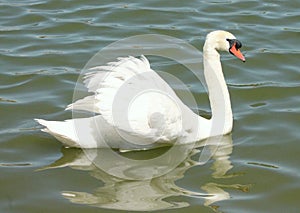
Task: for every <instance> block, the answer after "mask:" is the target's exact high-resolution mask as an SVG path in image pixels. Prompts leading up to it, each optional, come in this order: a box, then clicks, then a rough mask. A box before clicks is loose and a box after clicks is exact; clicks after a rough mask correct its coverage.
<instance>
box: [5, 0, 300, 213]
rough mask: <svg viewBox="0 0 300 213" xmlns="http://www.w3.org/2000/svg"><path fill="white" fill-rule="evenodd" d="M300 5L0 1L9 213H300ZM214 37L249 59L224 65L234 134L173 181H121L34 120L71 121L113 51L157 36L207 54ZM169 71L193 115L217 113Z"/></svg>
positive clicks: (194, 86)
mask: <svg viewBox="0 0 300 213" xmlns="http://www.w3.org/2000/svg"><path fill="white" fill-rule="evenodd" d="M299 7H300V1H299V0H295V1H266V0H264V1H238V0H237V1H188V2H187V1H179V0H177V1H168V2H167V1H157V0H150V1H143V2H142V1H131V2H126V3H125V2H117V1H115V2H114V3H112V2H111V1H82V0H81V1H57V0H44V1H41V0H36V1H34V0H29V1H26V2H25V1H21V0H20V1H15V0H13V1H8V0H7V1H4V0H2V1H0V11H1V13H0V17H1V18H0V38H1V40H0V41H1V44H0V63H1V69H0V109H1V110H0V117H1V123H0V126H1V128H0V133H1V137H0V172H1V175H0V180H1V181H0V187H1V192H0V212H16V213H17V212H119V211H120V210H118V209H121V210H128V211H129V210H147V209H148V210H158V212H166V211H168V212H299V209H300V205H299V196H300V184H299V178H300V169H299V166H298V163H299V160H300V157H299V148H300V146H299V145H298V143H299V139H300V133H299V129H298V128H299V126H298V125H299V123H300V115H299V112H300V110H299V109H300V108H299V106H300V97H299V94H300V83H299V82H300V71H299V69H298V67H299V65H300V62H299V53H300V49H299V32H300V23H299V15H300V12H299ZM215 29H224V30H228V31H231V32H232V33H234V34H235V35H236V36H237V37H238V38H239V40H241V41H242V43H243V49H242V50H243V52H244V53H245V56H246V58H247V62H246V63H245V64H243V63H241V62H240V61H238V60H236V59H234V58H233V57H231V56H230V55H227V54H224V55H223V57H222V59H223V70H224V72H225V76H226V80H227V83H228V86H229V90H230V93H231V99H232V108H233V113H234V129H233V133H232V135H231V136H229V138H226V143H224V146H221V147H219V150H217V152H216V154H215V156H214V157H213V158H211V159H210V160H209V161H208V162H207V163H206V164H204V165H199V164H198V163H197V159H198V157H199V152H200V150H198V149H195V150H193V152H192V153H191V156H190V157H189V158H187V159H186V160H185V161H184V162H182V164H180V165H179V166H178V167H177V168H175V169H174V170H173V171H171V172H170V173H169V174H165V175H164V176H161V177H159V178H156V179H153V180H147V181H128V180H122V179H119V178H116V177H113V176H110V175H108V174H106V173H105V172H103V171H101V170H99V169H97V168H96V167H95V166H93V165H92V164H84V162H86V159H85V154H86V153H83V152H82V151H81V150H79V149H65V148H63V147H62V146H61V144H60V142H58V141H57V140H55V139H54V138H53V137H51V136H48V135H47V134H45V133H42V132H40V131H39V128H40V126H38V125H37V124H36V123H35V122H34V121H33V119H34V118H44V119H48V120H64V119H67V118H71V116H72V115H71V113H70V112H67V111H64V109H65V107H66V106H67V105H68V104H69V103H71V102H72V98H73V91H74V87H75V83H76V81H77V78H78V75H79V74H80V71H81V69H82V68H83V67H84V66H85V64H86V63H87V61H88V60H89V59H90V58H91V57H93V55H94V54H96V53H97V52H98V51H99V50H101V49H102V48H104V47H105V46H107V45H109V44H110V43H112V42H115V41H118V40H120V39H123V38H126V37H128V36H134V35H141V34H146V33H152V34H164V35H169V36H173V37H176V38H179V39H182V40H185V41H187V42H189V43H190V44H192V45H194V46H195V47H197V48H198V49H200V50H201V49H202V45H203V42H204V39H205V35H206V34H207V33H208V32H210V31H211V30H215ZM160 48H162V49H163V47H160ZM163 66H164V68H165V69H167V70H170V72H172V71H171V70H173V69H174V68H175V69H176V70H175V71H174V72H173V74H174V75H176V76H177V77H178V78H180V79H183V80H184V82H185V83H186V84H187V85H188V86H189V88H190V90H191V91H192V92H193V94H194V96H195V97H196V99H197V102H198V104H199V105H198V108H197V109H194V110H198V111H200V112H201V113H203V114H209V112H210V110H209V107H208V103H207V98H206V93H205V92H204V90H203V88H202V87H201V85H199V82H198V81H197V80H196V79H195V78H193V76H190V75H188V74H186V72H184V71H179V69H180V68H181V66H176V65H174V64H164V65H163ZM172 87H174V88H175V89H176V85H172ZM164 151H165V150H153V151H147V152H145V153H143V154H141V153H139V152H134V153H124V155H125V156H127V155H128V156H129V157H131V158H137V159H143V158H144V157H147V158H151V156H155V155H157V153H160V152H164ZM76 159H77V165H76V163H74V162H75V160H76ZM79 161H80V162H81V164H80V163H79ZM54 162H55V163H54ZM66 164H72V165H69V166H67V165H66ZM49 165H51V166H49ZM57 166H61V168H52V169H46V168H45V167H57ZM41 168H44V169H43V170H41Z"/></svg>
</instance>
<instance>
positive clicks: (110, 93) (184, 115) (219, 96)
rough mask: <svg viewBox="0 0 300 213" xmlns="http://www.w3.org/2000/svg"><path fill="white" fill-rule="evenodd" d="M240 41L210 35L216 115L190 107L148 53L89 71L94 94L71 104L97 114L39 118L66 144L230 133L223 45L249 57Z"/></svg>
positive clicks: (181, 140)
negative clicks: (155, 68)
mask: <svg viewBox="0 0 300 213" xmlns="http://www.w3.org/2000/svg"><path fill="white" fill-rule="evenodd" d="M240 47H241V43H240V42H239V41H238V40H237V39H236V38H235V36H233V35H232V34H231V33H229V32H226V31H213V32H211V33H209V34H208V35H207V37H206V41H205V44H204V47H203V62H204V76H205V80H206V83H207V86H208V92H209V100H210V105H211V110H212V117H211V119H205V118H203V117H201V116H199V115H197V114H196V113H194V112H193V111H192V110H191V109H189V108H188V107H187V106H186V105H185V104H184V103H183V102H182V101H181V100H180V99H179V98H178V96H177V95H176V94H175V92H174V91H173V89H172V88H171V87H170V86H169V85H168V84H167V83H166V82H165V81H164V80H163V79H162V78H161V77H160V76H159V75H158V74H157V73H156V72H155V71H153V70H152V69H151V67H150V64H149V61H148V59H147V58H146V57H145V56H143V55H142V56H141V57H140V58H136V57H132V56H129V57H123V58H118V59H117V61H115V62H110V63H108V64H107V65H104V66H97V67H94V68H91V69H90V70H89V71H90V72H89V73H87V74H86V75H85V79H84V83H85V86H86V87H87V88H88V91H89V92H92V93H93V95H90V96H87V97H85V98H83V99H80V100H77V101H76V102H74V103H72V104H70V105H69V106H68V107H67V110H83V111H88V112H93V113H94V114H95V115H94V116H92V117H88V118H75V119H69V120H65V121H46V120H42V119H36V121H37V122H38V123H40V124H41V125H42V126H44V127H45V128H44V129H42V131H44V132H47V133H49V134H51V135H53V136H54V137H56V138H57V139H58V140H60V141H61V142H62V143H63V144H64V145H65V146H68V147H81V148H104V147H110V148H116V149H127V150H128V149H129V150H130V149H148V148H154V147H157V146H161V145H163V144H175V143H176V144H177V143H178V144H186V143H191V142H196V141H200V140H203V139H206V138H208V137H212V136H216V135H224V134H227V133H230V132H231V130H232V126H233V118H232V110H231V103H230V96H229V92H228V89H227V86H226V82H225V79H224V75H223V72H222V67H221V62H220V55H219V53H218V51H227V52H230V53H231V54H233V55H235V56H236V57H238V58H239V59H241V60H242V61H245V58H244V56H243V55H242V53H241V52H240V50H239V48H240Z"/></svg>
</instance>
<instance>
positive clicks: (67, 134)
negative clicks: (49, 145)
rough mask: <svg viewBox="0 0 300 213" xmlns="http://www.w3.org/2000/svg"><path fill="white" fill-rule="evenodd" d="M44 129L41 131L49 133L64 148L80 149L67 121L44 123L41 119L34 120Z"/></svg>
mask: <svg viewBox="0 0 300 213" xmlns="http://www.w3.org/2000/svg"><path fill="white" fill-rule="evenodd" d="M34 120H35V121H36V122H38V123H39V124H40V125H42V126H44V127H45V128H43V129H41V131H43V132H46V133H49V134H50V135H52V136H54V137H55V138H56V139H57V140H59V141H61V142H62V144H63V145H64V146H66V147H80V145H79V144H78V142H77V141H78V140H77V139H76V133H75V129H74V128H73V127H72V126H70V122H68V121H46V120H43V119H34Z"/></svg>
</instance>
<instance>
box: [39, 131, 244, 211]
mask: <svg viewBox="0 0 300 213" xmlns="http://www.w3.org/2000/svg"><path fill="white" fill-rule="evenodd" d="M216 140H217V141H216ZM220 140H221V141H220ZM204 145H205V147H204V148H203V146H204ZM173 148H174V149H175V150H173V151H174V153H173V155H174V156H173V157H175V158H176V157H177V156H178V155H179V154H180V153H181V154H182V153H183V151H189V155H188V156H187V158H186V159H185V160H183V161H182V162H181V163H179V165H177V166H176V167H175V168H173V169H172V170H170V171H169V172H167V173H166V174H163V175H161V176H156V177H153V178H148V179H147V178H145V177H146V176H142V177H144V179H142V178H138V179H134V178H136V177H137V173H138V172H143V173H145V174H147V175H153V174H157V173H158V172H160V169H161V168H164V167H165V164H166V163H165V162H161V165H157V164H156V165H153V166H150V165H148V166H147V168H145V169H144V170H141V167H139V166H137V165H136V163H133V164H132V165H128V164H127V165H126V166H125V167H122V166H123V164H122V163H121V164H118V163H116V164H115V165H113V163H112V162H113V161H114V159H109V158H107V157H109V155H104V153H107V150H105V149H89V150H81V149H67V148H63V150H62V152H63V156H62V158H60V159H59V160H57V161H56V162H54V163H53V164H51V165H49V166H47V167H45V168H43V169H50V168H60V167H67V166H68V167H71V168H73V169H76V170H87V171H90V172H89V174H90V175H91V176H92V177H94V178H96V179H98V180H100V181H101V182H102V183H103V184H104V185H103V186H101V187H99V188H97V189H96V190H94V191H93V192H91V193H87V192H76V191H64V192H62V195H63V196H64V197H65V198H67V199H69V200H70V201H71V202H73V203H77V204H87V205H92V206H97V207H100V208H107V209H119V210H128V211H151V210H163V209H172V208H182V207H187V206H189V205H190V204H189V203H188V202H187V200H188V199H184V201H182V202H176V201H171V199H172V198H173V197H176V196H183V197H193V198H199V199H200V202H201V203H203V205H204V206H209V207H211V208H213V209H214V210H216V208H215V206H213V205H212V204H214V203H215V202H217V201H221V200H227V199H229V198H230V194H229V192H227V191H226V189H229V188H230V189H238V190H242V191H247V190H248V186H247V185H240V184H233V185H226V184H221V183H218V182H219V181H218V180H219V179H222V178H232V177H234V176H236V175H237V174H235V175H229V174H228V171H229V170H230V169H231V168H232V167H233V165H232V164H231V162H230V154H231V153H232V150H233V147H232V138H231V136H230V135H229V136H223V137H222V138H217V139H215V140H212V139H209V140H207V141H204V142H202V143H201V144H197V147H191V146H187V147H186V146H173V147H172V149H173ZM168 151H169V149H168V148H161V149H157V150H149V151H138V152H128V153H126V152H125V153H118V154H119V155H123V156H125V157H126V158H133V157H134V158H135V160H133V161H128V162H136V160H139V161H142V159H145V158H149V157H153V155H154V153H157V152H162V153H164V152H165V153H166V152H168ZM209 153H210V154H209ZM160 155H163V154H161V153H160ZM176 155H177V156H176ZM103 156H105V157H106V159H105V160H103ZM209 158H210V160H211V161H212V166H211V170H212V171H213V172H212V174H211V177H209V178H205V180H209V181H207V182H205V181H204V182H203V180H202V182H201V181H199V187H198V188H197V189H196V190H197V191H191V190H187V189H184V188H183V187H180V186H178V185H176V181H177V180H179V179H182V178H183V177H184V175H185V173H186V171H187V170H189V169H190V168H192V167H196V166H201V164H204V163H205V160H206V161H207V160H208V159H209ZM169 161H172V159H170V158H169ZM128 162H127V163H128ZM99 163H101V164H103V165H99ZM120 165H121V166H120ZM99 166H101V168H108V167H110V171H116V170H118V173H117V175H114V174H113V173H111V172H109V173H110V174H109V173H107V172H105V171H104V170H102V169H99ZM113 166H115V168H113ZM122 168H123V169H122ZM125 174H126V175H127V176H126V178H124V177H123V176H124V175H125ZM120 175H121V176H120ZM199 176H201V174H199ZM199 179H201V178H199ZM214 205H215V204H214Z"/></svg>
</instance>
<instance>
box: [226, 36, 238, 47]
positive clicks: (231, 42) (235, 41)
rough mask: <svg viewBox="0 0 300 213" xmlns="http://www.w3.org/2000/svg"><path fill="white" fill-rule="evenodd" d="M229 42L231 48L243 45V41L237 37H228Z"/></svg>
mask: <svg viewBox="0 0 300 213" xmlns="http://www.w3.org/2000/svg"><path fill="white" fill-rule="evenodd" d="M226 40H227V41H228V42H229V49H231V48H232V47H233V46H235V48H236V49H237V50H238V49H240V48H241V47H242V43H241V42H240V41H239V40H237V39H229V38H227V39H226Z"/></svg>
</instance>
